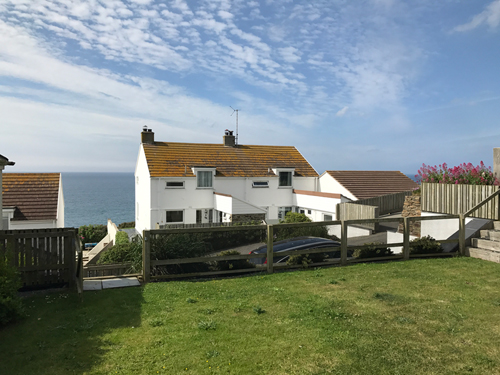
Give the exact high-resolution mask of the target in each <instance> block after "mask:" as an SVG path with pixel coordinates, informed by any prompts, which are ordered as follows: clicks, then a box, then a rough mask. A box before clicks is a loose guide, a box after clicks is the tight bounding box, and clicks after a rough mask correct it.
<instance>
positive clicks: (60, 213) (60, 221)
mask: <svg viewBox="0 0 500 375" xmlns="http://www.w3.org/2000/svg"><path fill="white" fill-rule="evenodd" d="M56 227H57V228H64V195H63V186H62V175H61V174H59V194H58V195H57V224H56Z"/></svg>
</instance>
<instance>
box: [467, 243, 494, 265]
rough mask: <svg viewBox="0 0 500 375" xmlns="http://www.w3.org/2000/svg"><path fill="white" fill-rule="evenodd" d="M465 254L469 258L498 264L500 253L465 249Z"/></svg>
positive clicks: (472, 248) (473, 248) (474, 248)
mask: <svg viewBox="0 0 500 375" xmlns="http://www.w3.org/2000/svg"><path fill="white" fill-rule="evenodd" d="M466 254H468V255H469V256H470V257H471V258H478V259H484V260H489V261H490V262H495V263H500V251H495V250H488V249H482V248H476V247H467V249H466Z"/></svg>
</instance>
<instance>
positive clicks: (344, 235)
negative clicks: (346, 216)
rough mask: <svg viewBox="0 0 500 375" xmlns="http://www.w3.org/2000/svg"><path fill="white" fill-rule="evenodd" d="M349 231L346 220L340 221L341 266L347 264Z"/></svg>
mask: <svg viewBox="0 0 500 375" xmlns="http://www.w3.org/2000/svg"><path fill="white" fill-rule="evenodd" d="M347 229H348V226H347V224H346V222H345V220H341V221H340V264H341V265H343V266H345V265H346V264H347Z"/></svg>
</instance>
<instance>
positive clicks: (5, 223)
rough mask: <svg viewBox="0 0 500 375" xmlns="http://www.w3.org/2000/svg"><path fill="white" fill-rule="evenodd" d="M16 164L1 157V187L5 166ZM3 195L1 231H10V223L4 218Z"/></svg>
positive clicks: (0, 201) (0, 202)
mask: <svg viewBox="0 0 500 375" xmlns="http://www.w3.org/2000/svg"><path fill="white" fill-rule="evenodd" d="M14 164H15V163H14V162H13V161H10V160H9V159H7V158H6V157H5V156H3V155H0V186H2V171H3V170H4V168H5V166H7V165H14ZM2 195H3V194H0V230H3V229H8V227H9V221H8V219H7V217H6V218H5V219H4V216H3V200H2Z"/></svg>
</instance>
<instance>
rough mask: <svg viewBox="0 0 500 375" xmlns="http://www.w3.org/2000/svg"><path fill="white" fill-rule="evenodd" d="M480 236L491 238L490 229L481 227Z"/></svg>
mask: <svg viewBox="0 0 500 375" xmlns="http://www.w3.org/2000/svg"><path fill="white" fill-rule="evenodd" d="M479 236H480V238H484V239H486V240H489V239H490V230H489V229H481V230H480V231H479Z"/></svg>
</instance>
